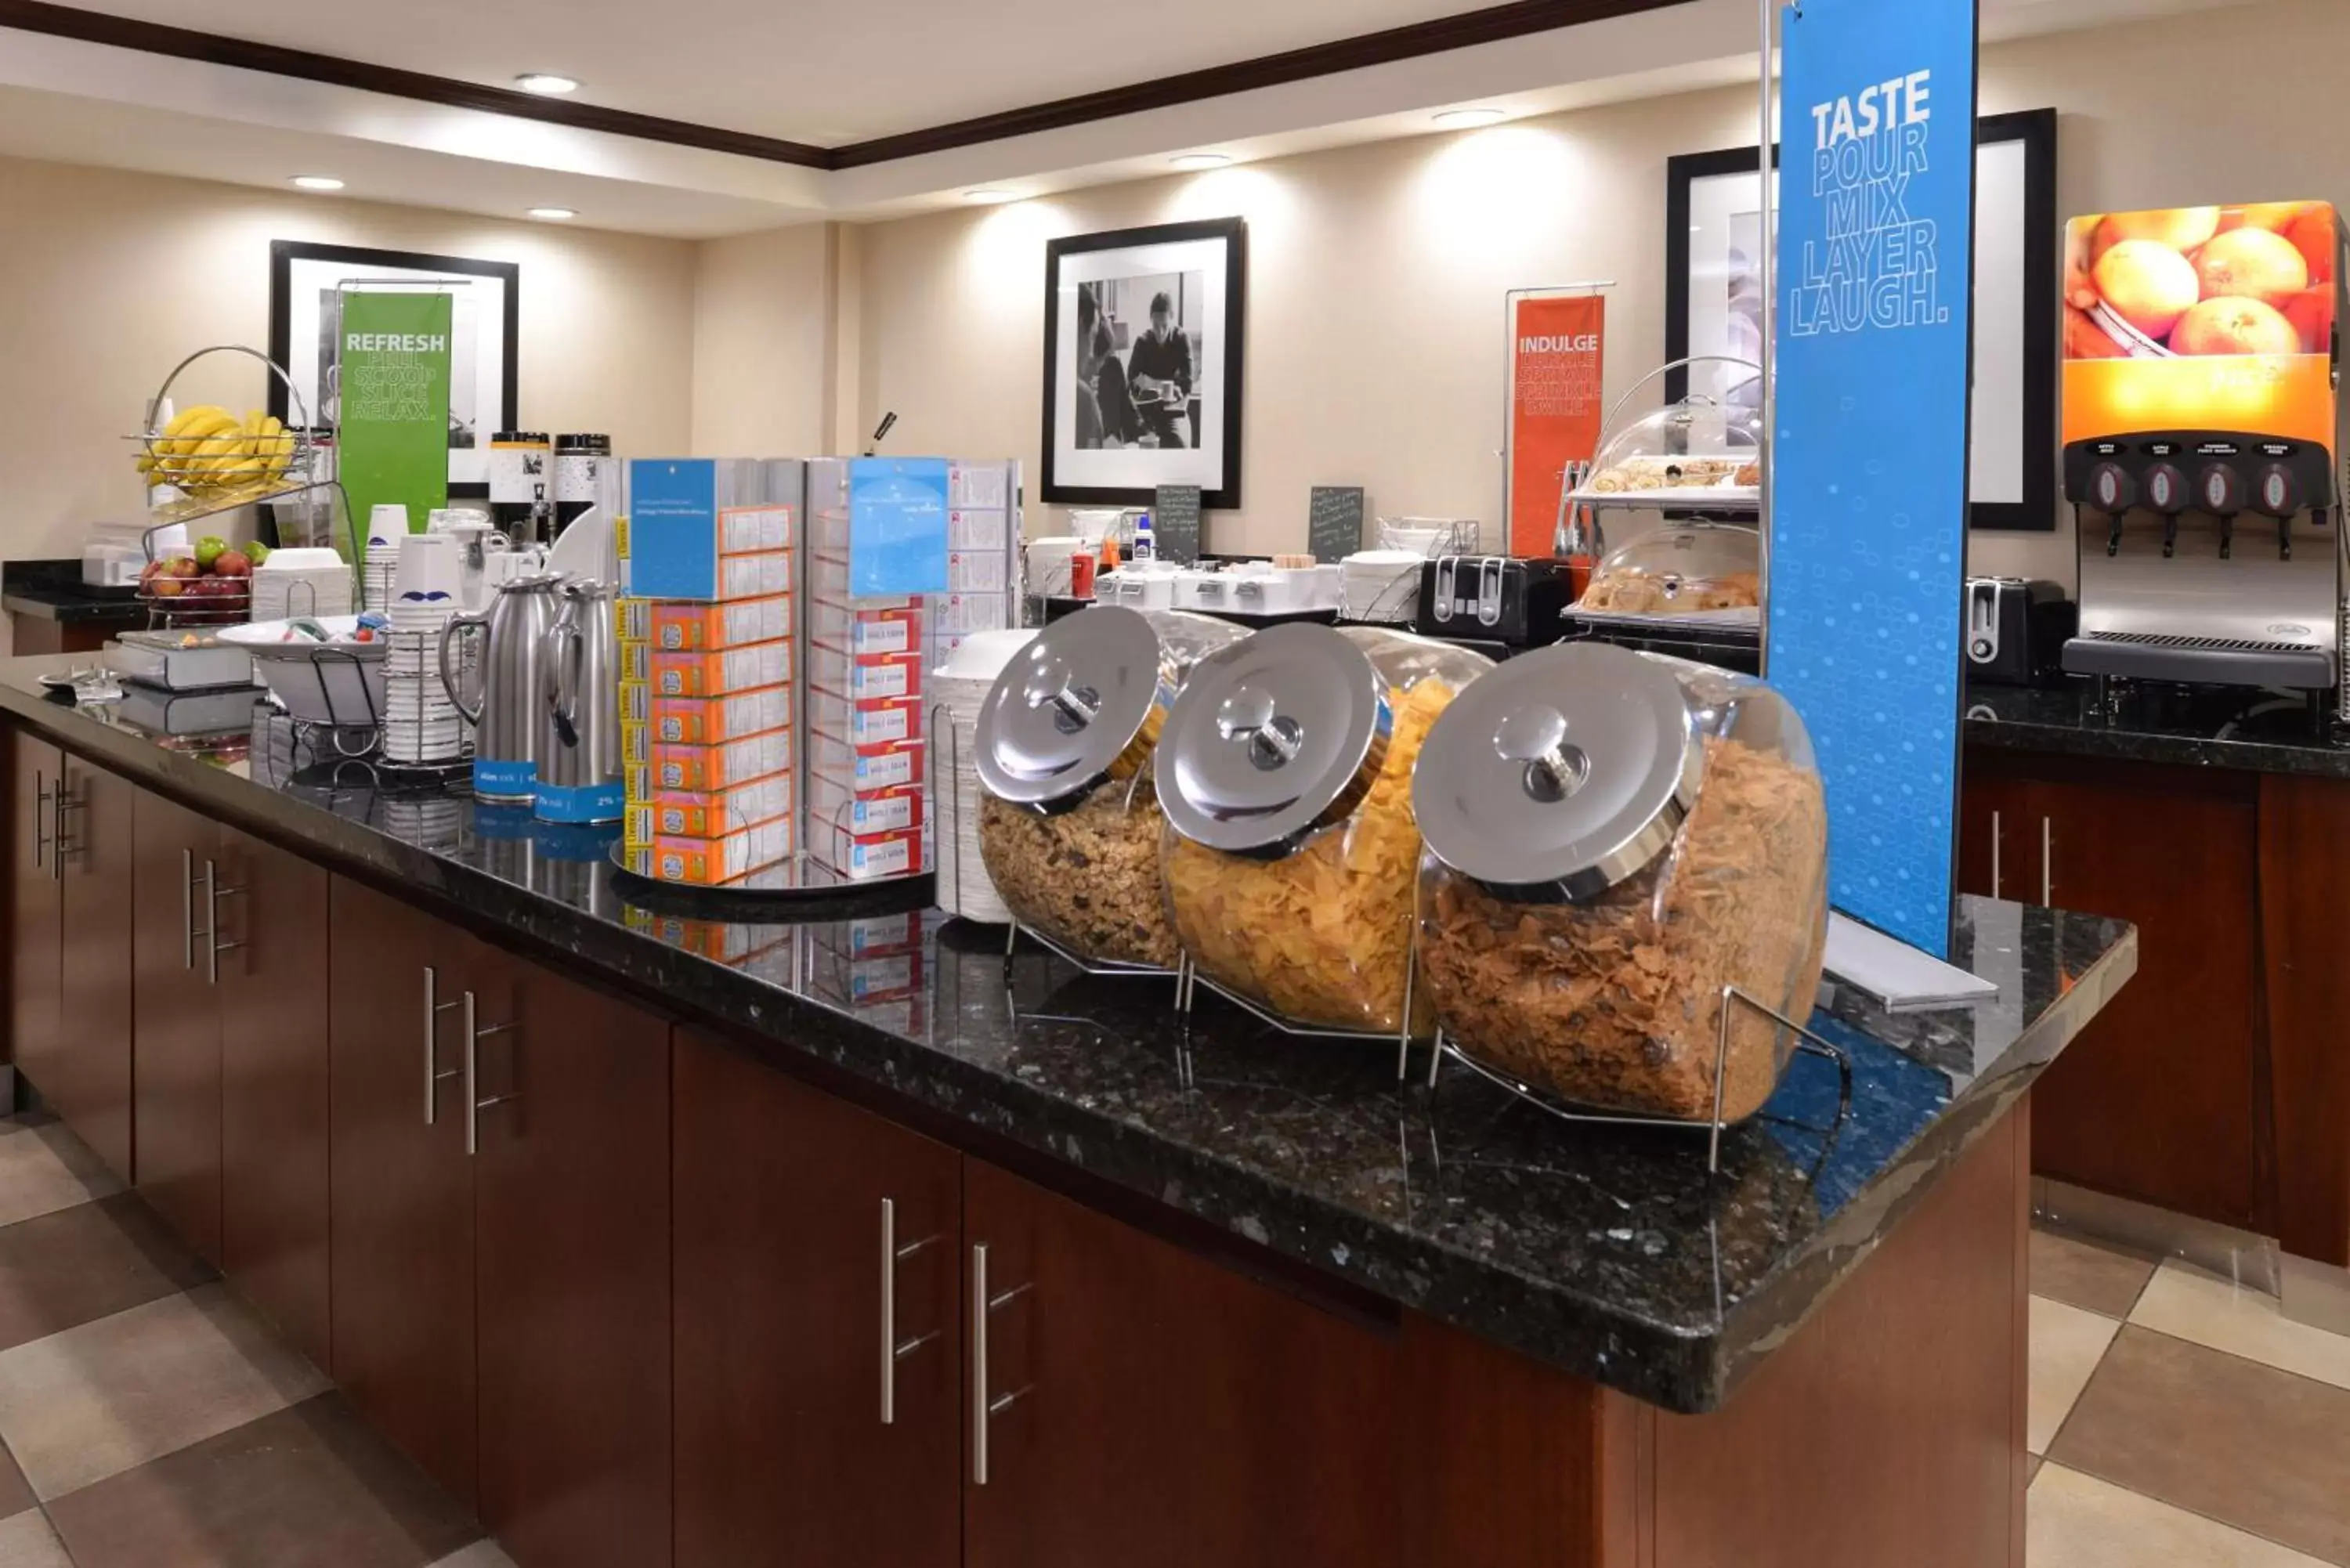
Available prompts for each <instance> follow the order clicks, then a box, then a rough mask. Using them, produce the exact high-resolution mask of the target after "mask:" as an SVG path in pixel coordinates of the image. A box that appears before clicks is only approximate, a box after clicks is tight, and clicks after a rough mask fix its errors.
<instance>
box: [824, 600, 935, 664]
mask: <svg viewBox="0 0 2350 1568" xmlns="http://www.w3.org/2000/svg"><path fill="white" fill-rule="evenodd" d="M808 638H809V640H810V641H812V642H814V643H815V644H816V646H817V647H819V648H829V649H835V650H836V651H838V652H841V653H904V652H907V651H908V650H910V649H916V648H920V646H921V645H922V611H921V607H920V603H919V601H917V600H914V599H902V600H897V601H893V602H891V603H889V604H888V605H879V604H875V603H870V602H868V603H865V604H855V605H851V604H846V603H843V602H841V601H839V600H837V599H824V598H819V599H817V600H816V602H815V605H814V606H813V607H811V609H810V610H809V618H808Z"/></svg>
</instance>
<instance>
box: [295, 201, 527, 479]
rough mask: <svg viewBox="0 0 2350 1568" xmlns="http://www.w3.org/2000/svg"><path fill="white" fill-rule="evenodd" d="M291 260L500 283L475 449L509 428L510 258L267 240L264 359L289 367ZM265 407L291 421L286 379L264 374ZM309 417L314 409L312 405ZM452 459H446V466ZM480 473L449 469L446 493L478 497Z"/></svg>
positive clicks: (513, 416) (514, 418) (515, 323)
mask: <svg viewBox="0 0 2350 1568" xmlns="http://www.w3.org/2000/svg"><path fill="white" fill-rule="evenodd" d="M296 262H316V263H323V264H326V265H336V266H348V267H351V268H353V269H354V272H353V275H355V276H359V275H367V276H380V275H388V274H396V273H414V274H418V275H425V276H434V277H479V278H493V279H495V280H497V281H498V282H500V283H501V284H502V285H504V308H503V311H502V313H501V314H502V317H503V319H502V320H501V321H500V322H499V324H498V327H497V330H496V338H497V350H498V357H499V365H500V374H499V400H498V408H497V410H496V424H495V426H494V430H493V431H482V432H480V435H481V437H482V441H481V445H480V449H479V450H484V451H485V450H486V439H487V437H488V436H489V435H491V434H493V433H494V431H497V430H514V429H515V428H517V426H518V425H519V423H520V411H519V410H520V383H519V373H520V369H521V364H522V267H521V265H519V264H518V263H515V262H499V261H483V260H480V259H478V258H475V257H473V256H446V255H434V254H430V253H428V252H424V251H390V250H378V249H375V248H373V247H371V246H367V245H330V244H317V243H315V242H312V241H309V240H272V241H270V242H269V358H270V360H271V362H272V363H274V364H276V365H278V366H281V367H286V368H287V369H289V370H290V369H291V368H292V363H293V348H294V266H295V264H296ZM268 407H269V411H270V412H271V413H272V414H275V415H276V417H277V418H279V419H281V420H286V421H289V422H290V421H292V419H293V417H294V416H293V413H292V410H291V405H290V400H289V399H288V398H287V396H286V383H285V382H283V381H281V380H279V379H277V378H276V377H275V376H272V377H271V378H270V379H269V405H268ZM312 415H313V417H314V418H315V417H316V415H317V410H315V409H313V410H312ZM454 462H455V460H454V459H453V458H452V468H453V465H454ZM449 493H450V495H451V496H452V497H462V498H468V499H481V498H485V497H487V496H488V494H489V493H490V487H489V483H488V481H487V479H486V477H484V479H482V480H479V481H474V480H471V479H464V480H461V479H458V478H457V477H455V476H454V474H453V473H452V478H451V481H450V484H449Z"/></svg>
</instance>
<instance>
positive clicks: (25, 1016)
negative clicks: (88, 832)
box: [8, 729, 64, 1085]
mask: <svg viewBox="0 0 2350 1568" xmlns="http://www.w3.org/2000/svg"><path fill="white" fill-rule="evenodd" d="M63 766H64V758H63V757H62V756H61V755H60V754H59V753H58V751H57V748H56V747H55V746H52V745H50V744H49V743H48V742H46V741H39V740H36V739H34V738H33V737H32V736H30V735H28V734H26V733H25V732H23V731H22V730H17V729H11V730H10V731H9V732H8V825H9V826H8V847H9V858H8V886H9V910H8V933H9V962H8V1044H9V1055H10V1059H11V1060H13V1061H14V1062H15V1063H16V1065H17V1066H18V1067H20V1068H21V1069H23V1071H24V1073H25V1075H26V1077H28V1078H30V1079H31V1080H32V1081H33V1083H34V1084H35V1085H38V1084H39V1083H40V1082H41V1080H42V1079H43V1077H44V1076H46V1075H47V1074H48V1070H49V1068H50V1066H51V1065H52V1064H54V1063H55V1061H56V1059H57V1040H58V1037H57V985H58V982H59V977H60V971H59V950H60V943H61V938H62V935H63V932H62V929H61V927H60V924H59V922H60V920H61V919H62V909H63V904H62V902H61V899H60V894H61V892H62V886H61V884H60V883H59V881H58V873H59V867H58V865H57V857H56V856H55V855H54V854H53V853H52V852H51V849H50V839H51V836H52V835H54V834H55V833H56V831H57V814H56V812H55V811H54V810H53V809H52V805H51V802H52V800H53V798H54V796H55V794H56V791H57V774H58V772H59V770H60V769H61V768H62V767H63Z"/></svg>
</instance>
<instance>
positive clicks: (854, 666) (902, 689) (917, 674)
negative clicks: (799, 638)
mask: <svg viewBox="0 0 2350 1568" xmlns="http://www.w3.org/2000/svg"><path fill="white" fill-rule="evenodd" d="M808 684H809V685H810V686H813V687H815V688H816V690H817V691H829V692H831V693H832V694H833V695H835V696H836V697H846V698H847V699H849V701H865V700H867V699H868V698H875V697H919V696H920V695H921V694H922V654H921V651H920V649H908V650H907V651H906V652H904V653H843V652H841V651H840V650H839V649H832V648H817V649H811V650H810V651H809V653H808Z"/></svg>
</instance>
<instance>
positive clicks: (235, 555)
mask: <svg viewBox="0 0 2350 1568" xmlns="http://www.w3.org/2000/svg"><path fill="white" fill-rule="evenodd" d="M213 576H222V577H249V576H253V562H252V561H251V560H250V559H248V558H247V557H246V556H245V555H244V552H243V551H240V550H224V551H222V552H221V555H220V558H219V559H218V560H215V561H214V562H213Z"/></svg>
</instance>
